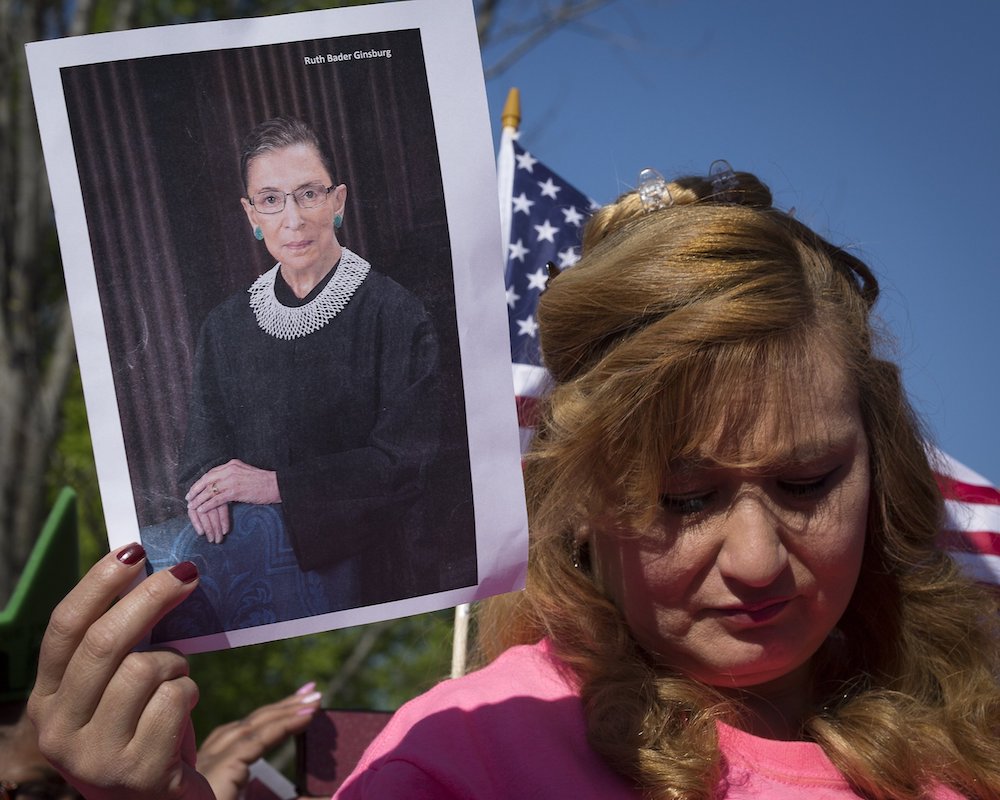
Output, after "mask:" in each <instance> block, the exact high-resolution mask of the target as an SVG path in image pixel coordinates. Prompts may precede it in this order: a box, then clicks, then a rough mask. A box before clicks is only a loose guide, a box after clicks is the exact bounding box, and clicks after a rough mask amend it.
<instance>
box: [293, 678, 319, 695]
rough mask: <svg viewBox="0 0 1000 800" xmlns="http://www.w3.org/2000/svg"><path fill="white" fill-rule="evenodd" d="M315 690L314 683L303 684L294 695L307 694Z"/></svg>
mask: <svg viewBox="0 0 1000 800" xmlns="http://www.w3.org/2000/svg"><path fill="white" fill-rule="evenodd" d="M315 688H316V681H309V683H306V684H303V685H302V686H300V687H299V688H298V689H296V690H295V694H309V692H311V691H312V690H313V689H315Z"/></svg>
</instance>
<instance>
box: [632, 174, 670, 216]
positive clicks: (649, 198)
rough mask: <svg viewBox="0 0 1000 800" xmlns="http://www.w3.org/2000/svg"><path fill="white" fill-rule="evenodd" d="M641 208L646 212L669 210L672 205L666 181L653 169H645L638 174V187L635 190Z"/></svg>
mask: <svg viewBox="0 0 1000 800" xmlns="http://www.w3.org/2000/svg"><path fill="white" fill-rule="evenodd" d="M636 191H637V192H638V193H639V199H640V200H641V201H642V207H643V208H644V209H645V210H646V211H647V213H648V212H650V211H659V210H660V209H661V208H669V207H670V206H672V205H673V204H674V198H672V197H671V196H670V189H669V188H668V187H667V181H666V179H665V178H664V177H663V176H662V175H661V174H660V173H659V172H657V171H656V170H655V169H652V168H650V167H646V169H644V170H643V171H642V172H640V173H639V186H638V187H637V188H636Z"/></svg>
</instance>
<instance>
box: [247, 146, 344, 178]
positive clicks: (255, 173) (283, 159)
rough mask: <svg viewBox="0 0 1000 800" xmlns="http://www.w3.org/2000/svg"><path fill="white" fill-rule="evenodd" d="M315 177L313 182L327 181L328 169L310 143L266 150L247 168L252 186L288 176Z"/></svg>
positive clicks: (251, 161)
mask: <svg viewBox="0 0 1000 800" xmlns="http://www.w3.org/2000/svg"><path fill="white" fill-rule="evenodd" d="M302 175H313V176H314V177H313V178H312V179H313V180H321V181H324V180H326V179H327V177H324V176H326V167H324V166H323V160H322V159H321V158H320V156H319V152H318V151H317V150H316V148H315V147H313V145H311V144H309V143H308V142H299V143H297V144H290V145H286V146H284V147H279V148H276V149H274V150H265V151H264V152H263V153H260V154H259V155H257V156H254V157H253V158H252V159H251V160H250V163H249V164H248V166H247V178H248V180H249V182H250V183H251V184H255V183H257V184H259V183H262V182H263V183H267V184H271V183H274V182H276V181H277V180H281V179H284V178H285V177H286V176H297V177H301V176H302Z"/></svg>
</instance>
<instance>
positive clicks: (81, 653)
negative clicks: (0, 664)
mask: <svg viewBox="0 0 1000 800" xmlns="http://www.w3.org/2000/svg"><path fill="white" fill-rule="evenodd" d="M144 558H145V552H144V551H143V549H142V547H141V546H140V545H138V544H132V545H128V546H126V547H123V548H119V549H118V550H116V551H114V552H113V553H109V554H108V555H107V556H105V557H104V558H103V559H101V561H99V562H98V563H97V564H95V565H94V567H93V568H92V569H91V570H90V572H88V573H87V575H86V576H85V577H84V578H83V580H81V581H80V583H79V584H77V586H76V587H75V588H74V589H73V590H72V591H71V592H70V593H69V594H68V595H67V596H66V598H65V599H64V600H63V601H62V602H61V603H60V604H59V605H58V606H57V607H56V609H55V611H53V612H52V617H51V619H50V621H49V625H48V628H47V629H46V631H45V638H44V639H43V640H42V647H41V653H40V655H39V661H38V678H37V680H36V682H35V688H34V691H33V692H32V694H31V697H30V699H29V700H28V714H29V716H30V717H31V720H32V722H33V723H34V724H35V727H36V729H37V730H38V744H39V749H40V750H41V752H42V754H43V755H44V756H45V757H46V758H47V759H48V760H49V761H50V762H51V763H52V764H53V765H54V766H55V767H56V768H57V769H58V770H59V771H60V772H61V773H63V775H65V776H66V778H67V780H68V781H69V782H70V783H72V784H73V785H74V786H75V787H77V789H79V790H80V792H82V793H83V795H84V796H85V797H87V798H88V800H110V799H111V798H114V800H138V799H139V798H167V799H168V800H174V799H176V798H185V799H186V800H203V799H204V800H207V799H208V798H211V797H212V789H211V787H210V786H209V784H208V781H206V780H205V778H204V777H202V776H201V775H199V774H198V772H197V771H196V770H195V743H194V732H193V729H192V727H191V709H192V708H193V707H194V705H195V703H196V702H197V701H198V687H197V686H196V685H195V683H194V681H192V680H191V678H190V677H188V664H187V660H186V659H185V658H184V657H183V656H181V655H179V654H178V653H175V652H173V651H168V650H152V651H148V652H142V653H135V652H131V650H132V648H133V647H134V646H135V645H136V644H138V643H139V642H140V641H141V640H142V639H143V638H144V637H145V636H146V635H147V634H148V633H149V631H150V630H151V629H152V627H153V625H155V624H156V622H157V621H158V620H160V619H161V618H162V617H163V616H164V615H165V614H166V613H167V612H168V611H170V610H171V609H173V608H174V607H175V606H177V605H178V604H179V603H180V602H181V601H183V600H184V599H185V598H187V597H188V595H190V594H191V592H192V591H194V588H195V587H196V586H197V585H198V582H197V577H198V573H197V570H196V568H195V566H194V565H193V564H191V563H190V562H183V563H181V564H178V565H177V566H175V567H173V568H171V569H170V570H163V571H161V572H157V573H156V574H154V575H152V576H151V577H149V578H146V579H145V580H143V581H142V582H141V583H140V584H138V585H137V586H136V587H135V588H134V589H132V591H130V592H129V593H128V594H127V595H125V597H123V598H122V599H121V600H120V601H119V602H118V603H116V604H115V605H113V606H112V605H111V604H112V603H113V602H114V599H115V597H117V596H118V595H119V594H121V593H122V592H124V591H126V590H127V589H128V587H129V585H130V584H131V583H132V581H133V580H135V579H136V578H137V577H139V576H141V575H142V574H143V573H142V566H141V564H142V562H143V560H144ZM109 606H110V608H109Z"/></svg>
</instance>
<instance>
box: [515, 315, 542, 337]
mask: <svg viewBox="0 0 1000 800" xmlns="http://www.w3.org/2000/svg"><path fill="white" fill-rule="evenodd" d="M517 327H518V328H520V330H519V331H518V332H517V334H518V336H530V337H531V338H532V339H534V338H535V334H536V333H537V332H538V323H537V322H535V317H534V315H533V314H528V318H527V319H519V320H517Z"/></svg>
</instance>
